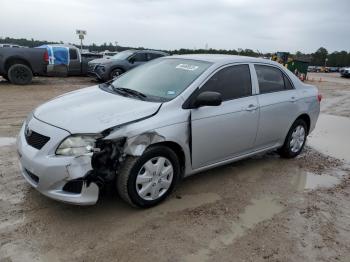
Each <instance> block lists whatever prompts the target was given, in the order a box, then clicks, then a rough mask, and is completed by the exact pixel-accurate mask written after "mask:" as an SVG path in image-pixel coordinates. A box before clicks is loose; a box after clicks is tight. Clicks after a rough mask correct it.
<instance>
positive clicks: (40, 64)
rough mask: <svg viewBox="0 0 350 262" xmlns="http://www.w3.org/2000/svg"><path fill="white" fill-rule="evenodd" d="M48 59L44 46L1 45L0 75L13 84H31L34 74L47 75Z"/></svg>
mask: <svg viewBox="0 0 350 262" xmlns="http://www.w3.org/2000/svg"><path fill="white" fill-rule="evenodd" d="M48 61H49V56H48V52H47V50H46V49H44V48H22V47H17V48H13V47H0V75H1V76H2V77H4V78H5V79H7V80H9V81H10V82H11V83H13V84H17V85H26V84H30V83H31V82H32V78H33V75H45V74H46V66H47V64H48Z"/></svg>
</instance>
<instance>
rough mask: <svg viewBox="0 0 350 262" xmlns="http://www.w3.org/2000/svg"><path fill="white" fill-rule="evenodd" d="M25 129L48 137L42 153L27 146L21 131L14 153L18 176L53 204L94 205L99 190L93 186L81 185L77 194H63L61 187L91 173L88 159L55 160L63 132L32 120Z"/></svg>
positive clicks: (89, 159) (22, 130)
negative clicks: (18, 164) (27, 128)
mask: <svg viewBox="0 0 350 262" xmlns="http://www.w3.org/2000/svg"><path fill="white" fill-rule="evenodd" d="M28 126H29V128H30V129H31V130H33V131H35V132H38V133H41V134H43V135H45V136H49V137H50V140H49V142H47V143H46V144H45V145H44V146H43V148H42V149H40V150H37V149H35V148H34V147H32V146H30V145H29V144H28V143H27V141H26V138H25V135H24V129H25V127H24V126H22V129H21V131H20V133H19V135H18V139H17V151H18V155H19V162H20V168H21V173H22V176H23V177H24V178H25V179H26V181H27V182H28V183H29V184H30V185H31V186H32V187H34V188H35V189H36V190H38V191H39V192H40V193H42V194H43V195H45V196H47V197H50V198H52V199H55V200H59V201H62V202H67V203H71V204H77V205H93V204H95V203H96V202H97V199H98V194H99V188H98V186H97V185H96V184H95V183H91V184H90V185H89V186H87V184H86V183H85V182H83V184H82V187H81V192H79V193H73V192H68V191H66V190H64V186H65V185H66V184H67V183H68V182H69V181H72V180H74V179H79V178H82V177H83V176H84V175H85V174H86V173H87V172H88V171H89V170H91V169H92V168H91V163H90V162H91V156H87V155H84V156H80V157H65V156H56V155H55V153H54V152H55V149H56V148H57V145H58V144H59V143H60V142H61V141H62V140H63V139H64V138H65V137H67V136H68V135H70V134H69V133H68V132H67V131H65V130H62V129H59V128H56V127H53V126H50V125H48V124H46V123H43V122H41V121H39V120H37V119H35V118H33V119H32V120H31V121H30V122H29V124H28Z"/></svg>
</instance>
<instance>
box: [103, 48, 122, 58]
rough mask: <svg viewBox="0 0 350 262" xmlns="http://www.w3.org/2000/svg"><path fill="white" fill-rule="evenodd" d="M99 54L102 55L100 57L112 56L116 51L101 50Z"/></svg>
mask: <svg viewBox="0 0 350 262" xmlns="http://www.w3.org/2000/svg"><path fill="white" fill-rule="evenodd" d="M100 54H101V55H102V57H104V58H107V57H112V56H114V55H116V54H118V52H113V51H109V50H105V51H103V52H100Z"/></svg>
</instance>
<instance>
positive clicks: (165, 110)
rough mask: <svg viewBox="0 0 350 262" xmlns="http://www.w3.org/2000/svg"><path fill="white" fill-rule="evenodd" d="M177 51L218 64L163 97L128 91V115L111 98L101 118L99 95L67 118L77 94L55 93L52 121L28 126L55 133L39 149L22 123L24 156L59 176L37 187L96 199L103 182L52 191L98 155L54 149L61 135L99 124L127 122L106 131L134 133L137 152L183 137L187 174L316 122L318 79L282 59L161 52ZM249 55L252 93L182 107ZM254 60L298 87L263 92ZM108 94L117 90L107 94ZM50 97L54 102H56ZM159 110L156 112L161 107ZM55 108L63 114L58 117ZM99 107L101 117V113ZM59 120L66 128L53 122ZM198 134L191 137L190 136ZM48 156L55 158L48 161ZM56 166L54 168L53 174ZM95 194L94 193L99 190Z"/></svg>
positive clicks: (130, 138)
mask: <svg viewBox="0 0 350 262" xmlns="http://www.w3.org/2000/svg"><path fill="white" fill-rule="evenodd" d="M172 58H182V59H184V58H188V59H197V60H204V61H210V62H212V63H213V65H212V66H210V67H209V68H208V69H207V70H206V71H205V72H204V73H203V74H202V75H200V76H199V77H198V78H197V79H196V80H195V81H194V82H193V83H192V84H191V85H190V86H189V87H188V88H187V89H186V90H184V91H183V93H182V94H180V95H179V96H178V97H176V98H174V99H173V100H171V101H169V102H166V103H163V104H161V105H159V104H158V103H148V102H142V101H138V100H134V99H129V98H122V99H127V100H128V101H127V102H125V101H124V102H125V103H124V109H122V110H124V111H123V114H125V115H126V117H124V116H123V114H119V115H117V116H116V117H117V118H116V119H114V113H110V110H111V109H113V107H111V106H110V105H109V104H108V103H104V106H105V107H106V111H105V114H106V116H107V118H108V119H109V120H108V121H101V117H102V119H103V117H104V116H103V110H102V109H103V108H104V107H103V106H102V105H101V104H100V103H99V101H97V102H96V103H97V109H98V110H96V112H97V111H98V112H99V114H94V103H91V104H90V107H89V105H88V104H86V105H84V104H82V105H81V107H78V106H75V107H73V110H77V111H76V112H80V111H79V110H81V109H82V108H85V109H87V110H89V112H91V113H92V115H93V117H92V118H91V119H90V118H89V115H88V114H85V113H84V112H81V113H82V118H80V119H74V121H69V122H67V123H66V122H65V120H62V119H57V118H60V114H63V115H62V117H66V118H68V117H69V115H68V113H67V112H65V113H62V112H64V110H63V109H62V110H60V109H61V107H60V104H61V103H62V104H64V107H65V108H72V106H70V105H69V103H66V102H65V101H66V99H67V100H69V99H71V98H72V97H71V95H68V96H62V97H61V98H60V99H59V100H56V101H55V100H53V101H51V102H49V103H48V104H46V105H45V104H44V105H43V106H41V107H39V109H38V110H36V111H35V112H34V114H35V116H36V117H37V118H39V119H40V118H42V119H41V120H44V122H47V123H50V124H45V123H44V122H42V121H40V120H37V119H33V120H32V121H30V123H29V126H30V127H31V128H32V129H33V130H34V131H37V132H39V133H42V134H47V135H49V136H50V137H53V141H51V140H50V142H49V143H48V144H47V145H45V146H44V148H43V149H42V150H40V151H38V150H35V149H33V148H31V149H29V148H30V146H29V145H27V144H26V141H25V139H24V136H23V132H24V130H23V128H22V130H21V133H20V135H19V139H18V141H19V142H18V150H19V154H20V155H22V157H21V160H20V162H21V164H22V166H24V167H25V168H26V169H28V168H31V170H30V171H31V172H33V173H35V174H36V175H38V176H39V177H40V182H39V184H40V183H41V178H42V177H45V178H46V179H47V180H52V181H53V183H49V185H48V187H49V188H47V185H46V184H45V185H38V186H37V187H36V188H37V189H38V190H39V191H40V192H42V193H44V194H45V195H47V196H49V197H52V198H55V199H58V200H61V201H65V202H70V203H75V204H94V203H95V202H96V201H97V198H98V190H96V191H95V189H96V185H94V183H92V184H91V185H90V187H93V190H91V191H89V187H85V188H84V190H85V191H84V192H82V193H81V194H78V195H76V196H74V197H73V199H72V196H71V195H72V194H66V196H64V195H63V196H62V195H60V197H57V194H53V193H52V192H53V190H56V191H55V192H56V193H57V192H59V193H60V194H62V190H61V189H62V185H63V184H64V183H65V182H67V181H69V180H71V179H73V178H77V177H79V176H81V177H82V176H84V175H85V174H86V171H88V169H89V168H91V166H89V164H90V163H89V159H90V157H91V156H89V155H84V156H81V157H63V159H61V157H58V156H55V155H54V151H55V149H56V148H57V146H58V144H59V143H60V141H62V140H63V139H64V137H66V136H68V135H69V134H70V133H91V132H92V131H93V132H95V131H102V130H103V129H105V128H106V127H108V128H112V127H113V126H118V125H120V124H124V125H120V126H118V127H117V128H113V129H111V132H110V133H109V135H108V136H106V137H105V138H103V139H105V140H113V139H118V138H120V137H126V138H127V141H126V144H125V147H124V153H125V154H127V155H134V156H139V155H141V154H142V153H143V151H144V150H145V149H146V148H147V147H148V146H149V145H151V144H154V143H162V142H167V143H173V144H176V145H178V146H179V147H180V148H181V150H182V152H183V155H184V158H185V159H184V162H185V163H184V176H189V175H191V174H194V173H198V172H200V171H203V170H206V169H209V168H212V167H215V166H218V165H222V164H225V163H229V162H232V161H236V160H239V159H242V158H245V157H248V156H251V155H254V154H256V153H260V152H264V151H268V150H272V149H275V148H278V147H280V146H281V145H283V143H284V139H285V137H286V134H287V132H288V130H289V128H290V126H291V125H292V123H293V122H294V121H295V119H296V118H297V117H298V116H300V115H302V114H307V115H308V116H309V117H310V119H311V125H310V132H311V131H312V130H313V129H314V127H315V125H316V121H317V118H318V115H319V109H320V108H319V102H318V101H317V94H318V93H317V89H316V88H315V87H313V86H308V85H305V84H303V83H302V82H301V81H300V80H299V79H298V78H297V77H295V76H294V75H293V74H292V73H291V72H289V71H288V70H285V69H284V68H283V67H282V66H281V65H279V64H277V63H275V62H272V61H269V60H263V59H256V58H249V57H239V56H226V55H185V56H172V57H167V58H161V59H172ZM242 63H243V64H249V66H250V70H251V78H252V91H253V95H252V96H250V97H246V98H240V99H235V100H231V101H226V102H223V103H222V105H221V106H217V107H201V108H197V109H183V108H182V105H183V104H184V102H185V101H186V99H187V98H188V97H189V96H190V95H191V94H192V93H193V92H194V91H195V90H196V89H197V88H198V87H199V88H200V87H201V86H202V85H203V84H204V83H205V82H206V80H207V79H209V78H210V77H211V76H212V75H213V74H214V73H215V72H216V71H218V70H220V69H221V68H223V67H225V66H229V65H235V64H242ZM254 64H267V65H270V66H275V67H278V68H279V69H281V70H282V71H283V72H284V73H285V74H287V75H288V77H289V78H290V80H291V81H292V82H293V85H294V87H295V90H291V91H282V92H275V93H271V94H263V95H259V86H258V81H257V76H256V73H255V69H254ZM95 89H96V87H91V88H88V89H87V91H82V95H84V92H95V91H96V90H95ZM101 92H104V91H101ZM74 93H75V94H73V95H77V96H79V91H78V92H74ZM101 96H103V97H105V98H106V99H107V101H109V102H110V103H113V106H116V104H115V103H114V102H112V101H113V99H119V98H115V95H113V94H108V93H105V94H103V95H101ZM107 96H110V97H108V98H107ZM112 97H114V98H112ZM292 97H294V98H295V99H293V101H291V100H292ZM115 101H117V100H115ZM120 101H122V100H120ZM91 102H92V101H91ZM50 103H53V104H52V105H50ZM149 104H152V105H149ZM139 106H140V107H141V109H140V110H138V108H136V107H139ZM125 107H126V108H127V109H125ZM50 109H54V110H52V112H51V113H47V110H50ZM128 110H134V113H133V114H128ZM157 110H158V111H157ZM112 112H113V111H112ZM116 112H117V111H116ZM152 112H153V114H152ZM154 112H156V113H155V114H154ZM53 115H54V116H55V118H56V120H54V119H53V118H52V116H53ZM96 115H98V116H99V117H96ZM147 115H148V116H151V117H149V118H146V119H144V120H142V121H133V120H137V119H140V118H142V117H145V116H147ZM54 121H56V122H54ZM32 122H33V123H32ZM39 122H40V124H39ZM126 122H130V124H125V123H126ZM53 123H54V124H53ZM237 123H239V124H237ZM52 125H56V126H58V127H60V128H58V127H53V126H52ZM91 125H94V127H91ZM44 126H49V128H45V127H44ZM61 128H62V129H61ZM46 129H47V130H46ZM49 129H50V130H49ZM63 129H65V130H68V131H69V132H68V131H64V130H63ZM43 130H44V131H45V132H43ZM46 131H47V132H46ZM63 132H65V133H63ZM191 139H192V141H190V140H191ZM190 145H191V146H190ZM190 147H191V148H190ZM191 150H192V153H191ZM29 151H32V152H29ZM48 158H49V160H50V161H47V160H48ZM44 159H45V160H44ZM45 161H46V162H45ZM51 161H53V162H51ZM55 161H61V162H55ZM49 172H50V174H49ZM52 173H53V174H54V175H51V174H52ZM63 174H64V175H63ZM24 177H25V178H26V179H27V180H28V181H29V182H30V178H28V176H26V175H25V173H24ZM48 177H49V178H48ZM31 184H32V183H31ZM85 186H86V185H85ZM60 190H61V191H60ZM63 194H64V193H63ZM93 194H95V195H94V196H93Z"/></svg>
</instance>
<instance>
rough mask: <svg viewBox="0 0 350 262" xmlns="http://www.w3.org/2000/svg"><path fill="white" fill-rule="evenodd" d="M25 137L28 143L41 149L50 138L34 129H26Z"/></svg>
mask: <svg viewBox="0 0 350 262" xmlns="http://www.w3.org/2000/svg"><path fill="white" fill-rule="evenodd" d="M24 135H25V138H26V141H27V143H28V145H30V146H32V147H34V148H36V149H38V150H40V149H42V148H43V146H44V145H45V144H46V143H47V142H48V141H49V140H50V138H49V137H48V136H44V135H41V134H39V133H37V132H35V131H33V130H29V131H27V130H26V131H25V134H24Z"/></svg>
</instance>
